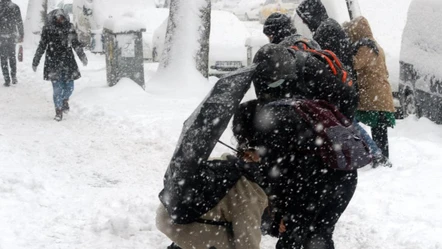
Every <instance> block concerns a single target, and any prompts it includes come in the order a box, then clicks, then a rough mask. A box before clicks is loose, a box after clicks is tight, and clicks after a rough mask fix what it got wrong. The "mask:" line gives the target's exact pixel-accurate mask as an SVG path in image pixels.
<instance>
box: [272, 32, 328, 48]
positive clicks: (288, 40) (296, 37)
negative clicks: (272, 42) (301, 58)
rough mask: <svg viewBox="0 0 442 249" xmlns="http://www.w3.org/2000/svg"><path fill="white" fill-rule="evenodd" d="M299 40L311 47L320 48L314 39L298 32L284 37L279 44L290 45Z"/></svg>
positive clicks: (295, 43)
mask: <svg viewBox="0 0 442 249" xmlns="http://www.w3.org/2000/svg"><path fill="white" fill-rule="evenodd" d="M300 41H301V42H304V43H306V44H307V45H308V46H309V47H310V48H312V49H316V50H321V46H319V44H318V43H317V42H316V41H315V40H312V39H308V38H306V37H304V36H302V35H300V34H293V35H290V36H288V37H285V38H284V40H282V41H281V42H280V43H279V44H280V45H282V46H285V47H291V46H295V45H297V44H298V43H299V42H300Z"/></svg>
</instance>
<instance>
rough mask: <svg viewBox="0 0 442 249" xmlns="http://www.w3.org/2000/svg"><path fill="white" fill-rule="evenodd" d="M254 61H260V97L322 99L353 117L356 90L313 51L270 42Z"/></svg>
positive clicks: (257, 74) (256, 83)
mask: <svg viewBox="0 0 442 249" xmlns="http://www.w3.org/2000/svg"><path fill="white" fill-rule="evenodd" d="M253 62H254V63H255V64H257V68H256V72H255V75H254V77H253V84H254V87H255V92H256V96H257V97H258V99H259V100H260V101H262V102H269V101H273V100H277V99H282V98H291V97H293V96H297V95H300V96H303V97H306V98H309V99H322V100H325V101H328V102H329V103H331V104H333V105H335V106H336V107H338V109H339V110H340V111H341V113H342V114H344V115H345V116H347V117H348V118H350V119H352V118H353V116H354V112H355V111H356V107H357V102H358V98H357V93H356V90H355V89H354V88H353V87H350V86H348V85H346V84H343V83H342V81H341V80H340V79H338V78H337V77H336V76H335V75H333V73H332V72H331V71H330V70H329V69H328V68H327V66H326V65H325V64H324V63H323V62H322V61H320V60H318V59H317V58H315V57H314V56H312V55H311V54H308V53H305V52H302V51H298V52H294V51H292V50H289V49H287V48H286V47H284V46H281V45H276V44H267V45H265V46H264V47H262V48H261V49H260V50H259V51H258V52H257V53H256V55H255V58H254V59H253Z"/></svg>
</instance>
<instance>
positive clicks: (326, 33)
mask: <svg viewBox="0 0 442 249" xmlns="http://www.w3.org/2000/svg"><path fill="white" fill-rule="evenodd" d="M296 13H297V14H298V16H299V17H300V18H301V20H302V21H303V22H304V23H305V24H306V25H307V26H308V28H309V29H310V31H311V32H312V33H313V39H314V40H315V41H316V42H317V43H318V44H319V46H321V48H322V49H324V50H325V49H327V50H330V51H332V52H334V53H335V54H336V56H337V57H338V58H339V60H340V61H341V62H342V64H344V66H345V68H346V69H347V71H349V72H350V73H353V67H352V65H353V61H352V57H351V44H350V41H349V38H348V36H347V34H346V33H345V31H344V29H343V28H342V26H341V25H340V24H339V23H338V22H337V21H336V20H335V19H333V18H330V17H329V16H328V14H327V10H326V8H325V6H324V5H323V4H322V2H321V0H304V1H302V3H300V4H299V6H298V7H297V8H296Z"/></svg>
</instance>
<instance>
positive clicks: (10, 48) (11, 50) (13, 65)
mask: <svg viewBox="0 0 442 249" xmlns="http://www.w3.org/2000/svg"><path fill="white" fill-rule="evenodd" d="M15 47H16V46H15V43H14V42H11V43H10V44H8V51H9V67H10V68H11V78H12V84H17V58H16V53H15Z"/></svg>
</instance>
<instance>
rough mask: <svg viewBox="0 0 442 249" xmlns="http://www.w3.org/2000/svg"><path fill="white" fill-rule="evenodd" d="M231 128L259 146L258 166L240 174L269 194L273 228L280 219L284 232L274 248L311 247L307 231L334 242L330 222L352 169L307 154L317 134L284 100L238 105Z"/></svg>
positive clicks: (340, 208)
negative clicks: (334, 166) (338, 167)
mask: <svg viewBox="0 0 442 249" xmlns="http://www.w3.org/2000/svg"><path fill="white" fill-rule="evenodd" d="M233 131H234V134H235V137H237V138H239V141H247V142H249V143H250V144H249V145H250V146H253V147H257V148H259V150H258V151H259V154H260V158H261V162H260V164H250V165H248V167H247V168H243V171H242V173H243V174H244V175H245V176H246V177H247V178H249V179H251V180H252V181H254V182H256V183H258V184H259V185H260V186H261V187H262V188H263V189H264V190H265V192H266V193H267V195H268V196H270V200H271V201H270V202H271V204H270V206H271V207H272V209H271V210H272V213H274V214H275V225H276V226H273V228H274V229H273V230H276V231H277V229H278V227H279V223H280V221H281V219H283V220H284V224H285V225H286V229H287V232H285V233H283V234H282V235H280V236H279V237H280V240H279V242H278V246H277V248H301V246H302V245H303V246H304V248H311V247H308V246H307V245H309V243H311V242H312V241H313V243H314V240H315V239H314V238H310V239H309V235H310V234H317V235H320V237H324V241H326V242H324V243H327V244H329V243H333V242H332V239H331V237H332V233H333V228H334V225H335V224H336V222H337V221H338V219H339V216H340V215H341V214H342V212H344V210H345V208H346V206H347V205H348V203H349V201H350V200H351V197H352V195H353V193H354V190H355V187H356V182H357V181H356V176H357V172H356V171H337V170H333V169H330V168H327V167H326V166H325V165H324V163H323V162H322V160H321V158H320V157H319V156H318V155H315V154H312V153H307V152H306V151H307V148H314V147H315V146H317V143H316V135H315V134H316V133H315V132H314V131H313V130H312V128H311V126H310V125H309V124H307V123H306V122H305V121H304V120H303V119H302V118H300V116H299V115H298V114H297V113H296V112H295V111H294V109H293V107H291V106H290V105H289V104H287V102H286V101H285V100H277V101H275V102H269V103H265V104H263V105H262V104H260V103H259V102H258V101H251V102H246V103H244V104H242V106H241V107H240V109H239V111H238V112H237V113H236V114H235V116H234V120H233ZM246 146H247V145H246ZM312 227H313V228H314V230H313V231H312V230H311V228H312ZM277 233H278V232H276V234H275V235H277ZM294 245H297V246H294ZM321 248H327V249H329V248H333V247H329V246H325V247H321Z"/></svg>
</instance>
